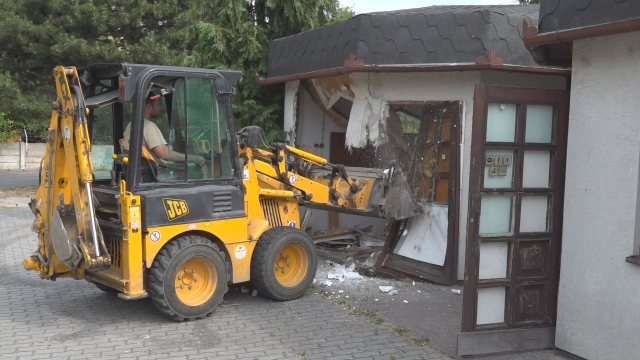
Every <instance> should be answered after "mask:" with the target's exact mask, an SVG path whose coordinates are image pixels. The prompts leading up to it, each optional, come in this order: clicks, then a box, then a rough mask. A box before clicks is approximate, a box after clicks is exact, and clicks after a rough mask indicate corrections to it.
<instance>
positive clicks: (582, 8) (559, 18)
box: [538, 0, 640, 34]
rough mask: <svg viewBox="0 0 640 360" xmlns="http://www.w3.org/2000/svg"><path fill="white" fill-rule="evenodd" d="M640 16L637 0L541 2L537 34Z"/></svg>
mask: <svg viewBox="0 0 640 360" xmlns="http://www.w3.org/2000/svg"><path fill="white" fill-rule="evenodd" d="M638 17H640V1H638V0H542V1H541V4H540V22H539V24H538V33H539V34H542V33H548V32H553V31H561V30H568V29H574V28H580V27H585V26H592V25H599V24H606V23H610V22H614V21H621V20H626V19H632V18H638Z"/></svg>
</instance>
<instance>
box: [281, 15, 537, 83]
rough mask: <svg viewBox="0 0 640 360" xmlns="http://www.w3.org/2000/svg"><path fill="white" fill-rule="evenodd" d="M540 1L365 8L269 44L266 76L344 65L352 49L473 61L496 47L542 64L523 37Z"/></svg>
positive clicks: (410, 59)
mask: <svg viewBox="0 0 640 360" xmlns="http://www.w3.org/2000/svg"><path fill="white" fill-rule="evenodd" d="M538 11H539V7H538V5H506V6H430V7H425V8H419V9H409V10H399V11H389V12H379V13H369V14H361V15H358V16H355V17H353V18H351V19H349V20H345V21H342V22H339V23H335V24H331V25H327V26H323V27H320V28H317V29H314V30H309V31H305V32H302V33H299V34H295V35H292V36H289V37H286V38H282V39H277V40H273V41H271V43H270V44H269V60H268V76H269V77H276V76H284V75H291V74H299V73H305V72H310V71H315V70H323V69H330V68H336V67H342V66H343V64H344V60H345V59H347V57H348V56H349V54H350V53H353V54H354V55H355V57H356V59H362V60H364V63H365V64H366V65H372V64H376V65H391V64H439V63H447V64H450V63H473V62H475V60H476V58H477V57H480V56H484V55H486V53H487V51H488V50H494V51H495V52H496V54H497V56H498V57H501V58H502V59H503V60H504V63H505V64H510V65H524V66H539V65H538V64H536V63H535V62H534V61H533V58H532V57H531V54H530V53H529V52H528V51H527V49H526V48H525V47H524V44H523V42H522V24H523V20H526V21H527V22H528V24H529V25H530V26H532V25H535V24H536V23H537V22H538Z"/></svg>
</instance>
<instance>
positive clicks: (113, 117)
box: [78, 63, 242, 217]
mask: <svg viewBox="0 0 640 360" xmlns="http://www.w3.org/2000/svg"><path fill="white" fill-rule="evenodd" d="M78 73H79V75H80V78H81V82H82V85H83V88H82V90H83V93H84V97H85V103H86V107H87V108H88V109H89V116H88V120H89V121H88V126H89V132H90V134H91V145H92V149H91V157H92V163H93V166H94V177H95V182H94V192H95V193H96V197H97V198H98V201H99V202H100V205H101V206H99V209H97V210H98V212H101V211H105V212H106V213H113V212H114V211H117V205H118V204H117V198H116V195H117V194H118V192H119V191H118V184H119V182H120V180H126V186H127V191H132V192H135V191H143V190H153V189H166V188H169V187H170V188H176V187H178V188H179V187H184V188H187V187H192V186H198V185H207V184H211V185H213V184H217V185H230V184H238V183H240V184H241V181H242V180H241V176H240V174H239V173H240V172H241V169H240V168H239V166H238V164H237V162H236V161H234V159H236V158H237V143H236V138H235V135H234V129H233V123H232V112H231V105H230V95H231V94H232V92H233V85H235V83H236V82H237V80H238V78H239V77H240V75H241V73H240V72H238V71H217V70H209V69H193V68H176V67H167V66H155V65H135V64H126V63H125V64H97V65H91V66H88V67H85V68H80V69H78ZM149 94H157V95H159V96H157V97H158V99H157V100H156V101H158V102H159V108H160V110H159V111H158V112H157V114H155V116H153V118H151V119H145V106H146V104H147V99H148V97H149ZM147 122H152V123H153V124H151V125H150V124H146V125H145V123H147ZM149 126H151V127H155V128H157V129H158V130H159V132H160V134H161V135H160V138H161V139H162V142H163V143H166V147H167V150H169V151H170V152H174V153H176V154H180V155H181V156H182V157H183V158H178V159H176V158H175V156H174V157H173V161H168V159H166V160H165V159H162V158H160V157H159V156H158V154H157V152H156V151H154V149H146V148H145V149H143V145H144V144H145V137H144V136H145V134H144V132H145V129H149ZM127 127H129V128H130V129H129V130H130V131H128V132H127V133H128V134H130V136H129V137H128V138H125V129H127ZM114 154H115V156H117V157H116V158H115V159H114V157H115V156H114ZM193 157H197V158H198V159H202V158H204V162H202V161H200V162H199V163H194V162H193V161H188V160H191V159H193ZM158 191H161V190H158ZM98 216H100V215H98ZM107 217H108V216H107Z"/></svg>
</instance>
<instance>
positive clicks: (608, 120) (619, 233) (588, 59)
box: [556, 32, 640, 359]
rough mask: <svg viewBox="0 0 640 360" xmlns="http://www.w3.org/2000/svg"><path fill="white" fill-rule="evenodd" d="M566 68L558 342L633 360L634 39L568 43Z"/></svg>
mask: <svg viewBox="0 0 640 360" xmlns="http://www.w3.org/2000/svg"><path fill="white" fill-rule="evenodd" d="M572 68H573V76H572V84H571V107H570V116H569V119H570V120H569V139H568V150H567V176H566V187H565V188H566V191H565V201H564V229H563V239H562V262H561V270H560V289H559V299H558V320H557V328H556V346H557V347H558V348H560V349H562V350H565V351H568V352H570V353H573V354H576V355H578V356H581V357H584V358H587V359H637V358H638V356H640V355H639V354H640V341H638V334H639V333H640V331H639V330H640V286H638V284H639V283H640V266H638V265H632V264H629V263H626V262H625V257H627V256H629V255H632V249H633V246H634V225H635V221H636V203H637V201H638V200H637V199H638V197H637V196H638V185H639V184H638V160H639V154H640V101H639V99H640V33H638V32H635V33H629V34H623V35H614V36H609V37H601V38H595V39H589V40H580V41H575V42H574V44H573V65H572Z"/></svg>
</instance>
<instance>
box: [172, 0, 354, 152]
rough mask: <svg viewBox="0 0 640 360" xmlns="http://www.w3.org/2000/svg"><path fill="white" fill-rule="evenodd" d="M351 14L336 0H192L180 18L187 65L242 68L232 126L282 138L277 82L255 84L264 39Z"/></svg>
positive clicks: (263, 60)
mask: <svg viewBox="0 0 640 360" xmlns="http://www.w3.org/2000/svg"><path fill="white" fill-rule="evenodd" d="M351 16H353V11H351V10H350V9H349V8H341V7H340V6H339V3H338V1H337V0H195V1H193V2H192V6H191V8H190V9H189V10H188V11H187V12H185V13H183V15H182V16H181V18H180V20H181V21H183V22H184V23H185V24H188V25H185V26H184V27H182V29H181V30H180V31H181V34H183V36H184V39H185V45H186V46H185V48H186V49H192V50H188V53H187V56H186V57H185V62H184V64H185V65H186V66H195V67H206V68H219V69H235V70H242V71H243V72H244V73H243V76H242V78H241V79H240V81H239V83H238V86H237V88H238V93H237V96H235V97H234V102H233V110H234V115H235V117H236V128H240V127H243V126H246V125H258V126H260V127H262V128H263V129H264V131H265V133H266V135H267V139H268V140H269V141H272V140H282V139H283V138H284V133H283V131H282V118H283V112H282V105H281V104H282V103H283V93H284V90H283V87H282V86H258V85H256V84H255V83H254V76H255V74H256V73H259V74H266V72H267V52H268V45H269V41H270V40H273V39H278V38H281V37H286V36H289V35H293V34H296V33H298V32H301V31H305V30H310V29H313V28H316V27H319V26H322V25H325V24H328V23H331V22H336V21H341V20H345V19H347V18H349V17H351Z"/></svg>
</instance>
